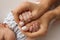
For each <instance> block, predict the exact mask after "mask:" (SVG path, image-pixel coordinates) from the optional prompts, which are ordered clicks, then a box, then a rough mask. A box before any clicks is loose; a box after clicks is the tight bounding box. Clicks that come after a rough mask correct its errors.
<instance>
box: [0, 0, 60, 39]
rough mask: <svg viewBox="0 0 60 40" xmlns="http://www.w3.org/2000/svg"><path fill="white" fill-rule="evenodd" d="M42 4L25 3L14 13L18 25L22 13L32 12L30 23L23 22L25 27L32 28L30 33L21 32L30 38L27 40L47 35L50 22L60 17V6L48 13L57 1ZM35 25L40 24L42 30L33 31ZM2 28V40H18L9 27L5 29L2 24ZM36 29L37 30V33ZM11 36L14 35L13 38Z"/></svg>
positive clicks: (49, 0)
mask: <svg viewBox="0 0 60 40" xmlns="http://www.w3.org/2000/svg"><path fill="white" fill-rule="evenodd" d="M41 2H42V3H41V4H40V5H39V4H38V5H37V4H34V3H30V2H25V3H23V4H24V5H23V4H22V6H18V7H17V8H16V9H14V10H13V11H12V12H13V16H14V18H15V21H16V23H18V24H19V22H20V20H19V17H18V16H19V15H22V12H24V11H27V10H29V11H30V12H31V14H32V17H31V19H30V21H26V20H23V21H24V23H25V25H24V26H27V27H30V28H29V32H28V31H23V30H21V31H22V33H24V34H25V35H26V36H28V38H27V39H26V40H35V39H34V38H36V37H39V36H43V35H45V34H46V32H47V30H48V24H49V22H50V21H51V20H52V19H53V18H55V17H56V16H58V15H60V11H59V10H60V6H58V7H57V8H56V9H54V10H51V11H48V12H46V11H47V10H48V8H49V7H50V6H51V5H52V4H53V3H54V2H55V0H53V1H52V0H46V1H44V0H41ZM45 12H46V13H45ZM37 13H38V14H37ZM43 14H44V15H43ZM37 18H38V19H37ZM35 19H37V20H35ZM32 20H34V21H32ZM35 23H37V24H38V27H39V28H40V29H39V30H38V28H37V27H32V28H33V30H32V28H31V25H33V24H34V25H35ZM37 24H36V25H37ZM19 26H20V25H19ZM2 27H3V28H2ZM0 28H1V29H2V30H1V29H0V30H1V36H0V38H1V39H2V40H4V39H5V40H16V39H15V35H14V33H13V32H12V31H11V30H10V29H9V28H8V27H7V28H5V26H4V25H1V24H0ZM34 28H37V31H36V29H34ZM30 29H31V30H30ZM2 31H4V34H3V32H2ZM31 31H32V33H31ZM35 31H36V32H35ZM9 33H11V34H10V35H9ZM7 34H8V36H7ZM11 35H13V37H12V36H11ZM31 38H33V39H31Z"/></svg>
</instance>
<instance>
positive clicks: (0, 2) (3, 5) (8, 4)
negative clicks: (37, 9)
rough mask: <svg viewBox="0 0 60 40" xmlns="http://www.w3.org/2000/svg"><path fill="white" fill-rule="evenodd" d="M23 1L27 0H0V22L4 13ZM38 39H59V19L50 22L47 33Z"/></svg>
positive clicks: (4, 15)
mask: <svg viewBox="0 0 60 40" xmlns="http://www.w3.org/2000/svg"><path fill="white" fill-rule="evenodd" d="M24 1H27V0H0V22H3V20H4V18H5V17H6V15H7V14H8V13H9V12H10V11H11V10H12V9H14V8H15V7H16V6H18V5H20V4H21V3H22V2H24ZM28 1H36V0H28ZM39 40H60V20H57V21H55V22H54V23H53V24H51V25H50V26H49V29H48V33H47V35H46V36H44V37H41V38H40V39H39Z"/></svg>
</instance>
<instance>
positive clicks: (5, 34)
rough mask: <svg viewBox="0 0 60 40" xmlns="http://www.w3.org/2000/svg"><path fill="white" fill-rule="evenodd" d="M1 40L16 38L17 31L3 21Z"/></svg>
mask: <svg viewBox="0 0 60 40" xmlns="http://www.w3.org/2000/svg"><path fill="white" fill-rule="evenodd" d="M0 40H16V37H15V33H14V32H13V31H12V30H10V29H9V28H8V25H6V24H3V23H0Z"/></svg>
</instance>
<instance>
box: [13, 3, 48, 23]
mask: <svg viewBox="0 0 60 40" xmlns="http://www.w3.org/2000/svg"><path fill="white" fill-rule="evenodd" d="M47 9H48V7H47V6H46V5H45V6H44V5H38V4H34V3H31V2H25V3H22V5H21V6H20V5H19V6H18V7H16V8H15V9H14V10H12V12H13V16H14V19H15V21H16V23H18V24H19V22H20V21H23V22H24V24H26V23H28V22H30V21H32V20H34V19H37V18H39V17H40V16H42V15H43V14H44V12H45V11H47ZM26 11H30V12H31V13H28V14H27V16H26V17H28V18H24V16H23V15H26V13H24V12H26ZM19 15H20V17H21V16H22V17H23V19H21V18H20V19H19ZM25 19H26V20H25ZM20 24H21V23H20Z"/></svg>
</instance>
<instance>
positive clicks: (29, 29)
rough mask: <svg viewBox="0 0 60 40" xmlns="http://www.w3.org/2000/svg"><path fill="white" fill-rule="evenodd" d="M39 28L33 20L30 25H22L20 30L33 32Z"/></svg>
mask: <svg viewBox="0 0 60 40" xmlns="http://www.w3.org/2000/svg"><path fill="white" fill-rule="evenodd" d="M39 28H40V27H39V25H38V23H37V22H35V23H32V25H31V26H30V27H26V26H24V27H22V30H23V31H28V32H31V33H33V32H37V31H38V30H39Z"/></svg>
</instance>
